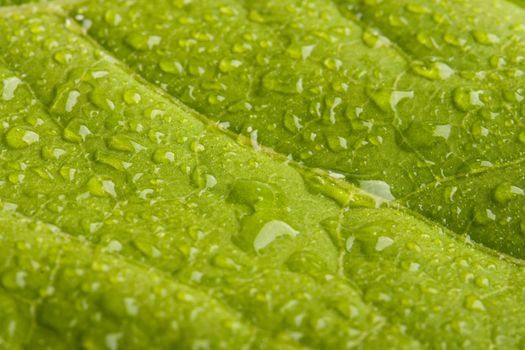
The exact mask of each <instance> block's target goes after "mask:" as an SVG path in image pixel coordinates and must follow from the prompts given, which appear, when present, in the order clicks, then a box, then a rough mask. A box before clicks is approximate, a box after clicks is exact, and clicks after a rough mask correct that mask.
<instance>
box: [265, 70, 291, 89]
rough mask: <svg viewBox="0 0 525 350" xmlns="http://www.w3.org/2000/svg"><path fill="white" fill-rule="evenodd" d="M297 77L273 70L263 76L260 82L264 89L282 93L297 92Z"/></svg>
mask: <svg viewBox="0 0 525 350" xmlns="http://www.w3.org/2000/svg"><path fill="white" fill-rule="evenodd" d="M298 81H299V79H298V78H297V77H295V76H292V75H289V74H288V75H287V74H282V72H277V71H273V72H271V73H268V74H266V75H265V76H264V77H263V80H262V84H263V87H264V88H265V89H268V90H270V91H275V92H280V93H283V94H297V93H299V91H298Z"/></svg>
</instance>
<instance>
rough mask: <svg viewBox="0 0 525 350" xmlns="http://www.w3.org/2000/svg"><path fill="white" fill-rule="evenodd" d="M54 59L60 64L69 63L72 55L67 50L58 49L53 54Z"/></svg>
mask: <svg viewBox="0 0 525 350" xmlns="http://www.w3.org/2000/svg"><path fill="white" fill-rule="evenodd" d="M53 58H54V59H55V61H57V62H58V63H61V64H69V63H70V62H71V60H72V59H73V55H72V54H71V52H69V51H58V52H56V53H55V54H54V55H53Z"/></svg>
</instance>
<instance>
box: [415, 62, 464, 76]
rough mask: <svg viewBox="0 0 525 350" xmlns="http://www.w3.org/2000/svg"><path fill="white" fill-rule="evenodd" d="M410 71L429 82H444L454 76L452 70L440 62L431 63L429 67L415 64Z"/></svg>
mask: <svg viewBox="0 0 525 350" xmlns="http://www.w3.org/2000/svg"><path fill="white" fill-rule="evenodd" d="M412 70H413V71H414V72H415V73H416V74H418V75H421V76H422V77H425V78H427V79H430V80H445V79H448V78H450V77H451V76H452V75H454V70H453V69H452V68H450V66H449V65H447V64H445V63H441V62H433V63H432V64H431V65H430V66H424V65H423V64H415V65H414V66H412Z"/></svg>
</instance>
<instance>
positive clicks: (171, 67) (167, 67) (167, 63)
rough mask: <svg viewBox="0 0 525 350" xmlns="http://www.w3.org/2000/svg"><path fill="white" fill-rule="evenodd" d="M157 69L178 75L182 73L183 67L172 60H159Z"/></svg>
mask: <svg viewBox="0 0 525 350" xmlns="http://www.w3.org/2000/svg"><path fill="white" fill-rule="evenodd" d="M159 67H160V69H161V70H162V71H163V72H165V73H171V74H176V73H179V74H180V73H183V72H184V67H183V66H182V64H180V63H179V62H177V61H173V60H168V59H161V60H160V62H159Z"/></svg>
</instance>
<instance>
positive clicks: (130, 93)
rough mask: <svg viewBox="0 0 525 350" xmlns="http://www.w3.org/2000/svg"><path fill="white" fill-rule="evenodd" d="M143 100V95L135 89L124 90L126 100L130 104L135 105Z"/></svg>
mask: <svg viewBox="0 0 525 350" xmlns="http://www.w3.org/2000/svg"><path fill="white" fill-rule="evenodd" d="M141 100H142V96H141V95H140V94H139V93H138V92H137V91H135V90H127V91H126V92H124V101H125V102H126V103H127V104H128V105H134V104H137V103H139V102H140V101H141Z"/></svg>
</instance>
